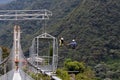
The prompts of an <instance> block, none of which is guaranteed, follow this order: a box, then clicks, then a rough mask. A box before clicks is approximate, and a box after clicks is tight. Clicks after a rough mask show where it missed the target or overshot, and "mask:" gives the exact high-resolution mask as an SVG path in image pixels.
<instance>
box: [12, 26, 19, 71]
mask: <svg viewBox="0 0 120 80" xmlns="http://www.w3.org/2000/svg"><path fill="white" fill-rule="evenodd" d="M13 40H14V41H13V44H14V62H15V67H16V69H17V68H18V65H19V61H20V26H17V25H15V26H14V39H13Z"/></svg>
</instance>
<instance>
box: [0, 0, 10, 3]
mask: <svg viewBox="0 0 120 80" xmlns="http://www.w3.org/2000/svg"><path fill="white" fill-rule="evenodd" d="M10 1H12V0H0V4H5V3H8V2H10Z"/></svg>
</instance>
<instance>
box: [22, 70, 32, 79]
mask: <svg viewBox="0 0 120 80" xmlns="http://www.w3.org/2000/svg"><path fill="white" fill-rule="evenodd" d="M20 75H21V78H22V79H23V80H34V79H33V78H31V77H30V76H29V75H28V74H27V73H25V72H24V71H22V70H20Z"/></svg>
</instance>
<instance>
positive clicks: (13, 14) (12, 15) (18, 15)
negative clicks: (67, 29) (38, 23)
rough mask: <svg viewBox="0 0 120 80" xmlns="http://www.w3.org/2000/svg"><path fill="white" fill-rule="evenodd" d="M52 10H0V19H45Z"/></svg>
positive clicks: (50, 14)
mask: <svg viewBox="0 0 120 80" xmlns="http://www.w3.org/2000/svg"><path fill="white" fill-rule="evenodd" d="M50 16H52V12H51V11H49V10H46V9H43V10H0V20H47V19H49V17H50Z"/></svg>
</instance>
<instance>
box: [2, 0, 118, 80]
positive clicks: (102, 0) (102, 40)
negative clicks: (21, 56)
mask: <svg viewBox="0 0 120 80" xmlns="http://www.w3.org/2000/svg"><path fill="white" fill-rule="evenodd" d="M119 4H120V0H18V1H17V2H16V1H13V2H11V3H10V4H8V5H4V6H1V8H0V9H44V8H46V9H49V10H51V11H52V12H53V16H52V17H51V19H50V20H49V21H48V22H47V25H48V26H47V32H48V33H50V34H52V35H54V36H55V37H57V38H58V39H59V38H60V37H61V36H62V37H63V38H64V39H65V44H67V43H69V42H70V41H71V40H72V39H75V40H76V41H77V43H78V45H77V48H76V49H74V50H73V49H70V48H68V46H66V45H65V46H63V47H60V48H59V58H60V59H59V67H62V65H63V61H64V60H65V59H67V58H71V59H72V60H77V61H82V62H85V63H86V64H87V65H89V66H91V67H92V68H93V69H94V70H95V72H96V76H97V77H99V78H100V80H103V79H105V78H110V79H112V80H119V79H120V77H119V76H120V74H119V73H120V36H119V34H120V5H119ZM30 5H31V6H30ZM41 22H42V24H41ZM16 23H17V24H19V25H20V26H21V28H22V32H23V33H22V40H21V42H22V46H24V47H23V48H24V50H25V51H27V50H28V47H29V46H30V45H31V40H32V38H33V37H35V36H37V35H39V34H41V33H42V29H43V28H42V27H43V21H31V22H29V21H26V22H20V21H18V22H7V21H2V22H0V28H1V29H0V45H5V46H8V45H9V47H11V46H12V33H11V32H12V31H11V30H13V26H14V24H16ZM6 24H8V25H6ZM105 80H107V79H105Z"/></svg>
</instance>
